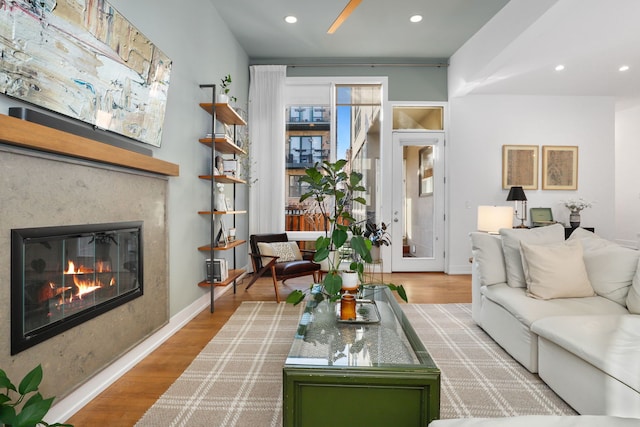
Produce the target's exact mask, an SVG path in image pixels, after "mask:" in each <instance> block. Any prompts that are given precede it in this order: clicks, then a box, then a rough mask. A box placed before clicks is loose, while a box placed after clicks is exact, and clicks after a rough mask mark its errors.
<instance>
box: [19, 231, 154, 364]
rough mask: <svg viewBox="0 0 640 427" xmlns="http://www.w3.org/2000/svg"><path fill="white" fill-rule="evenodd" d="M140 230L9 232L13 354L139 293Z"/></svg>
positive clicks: (140, 293)
mask: <svg viewBox="0 0 640 427" xmlns="http://www.w3.org/2000/svg"><path fill="white" fill-rule="evenodd" d="M141 230H142V223H141V222H133V223H132V222H127V223H117V224H95V225H81V226H64V227H46V228H31V229H20V230H12V315H11V317H12V325H11V327H12V341H11V344H12V354H15V353H17V352H19V351H22V350H24V349H26V348H28V347H31V346H32V345H34V344H37V343H39V342H42V341H44V340H45V339H48V338H50V337H52V336H54V335H56V334H58V333H60V332H62V331H64V330H67V329H69V328H71V327H73V326H75V325H77V324H79V323H81V322H83V321H86V320H89V319H90V318H92V317H95V316H97V315H99V314H101V313H103V312H105V311H107V310H110V309H112V308H115V307H117V306H118V305H121V304H123V303H125V302H127V301H129V300H131V299H133V298H135V297H137V296H140V295H142V268H141V266H142V263H141V260H142V257H141V256H142V245H141V237H142V236H141Z"/></svg>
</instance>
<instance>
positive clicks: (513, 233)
mask: <svg viewBox="0 0 640 427" xmlns="http://www.w3.org/2000/svg"><path fill="white" fill-rule="evenodd" d="M500 236H502V251H503V253H504V261H505V267H506V271H507V284H508V285H509V286H511V287H512V288H525V287H526V286H527V283H526V281H525V278H524V270H523V268H522V257H521V256H520V242H521V241H522V242H525V243H529V244H534V245H545V244H550V243H561V242H564V227H563V226H562V225H561V224H553V225H548V226H546V227H536V228H532V229H527V228H503V229H501V230H500Z"/></svg>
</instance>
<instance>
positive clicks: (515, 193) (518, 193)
mask: <svg viewBox="0 0 640 427" xmlns="http://www.w3.org/2000/svg"><path fill="white" fill-rule="evenodd" d="M507 201H509V202H511V201H513V202H514V206H515V216H516V220H518V219H519V220H520V225H517V226H516V227H515V228H527V226H526V225H525V224H524V222H525V221H526V220H527V196H525V194H524V190H523V189H522V187H519V186H517V187H511V189H510V190H509V195H508V196H507ZM518 202H520V203H521V208H522V210H521V214H520V216H518Z"/></svg>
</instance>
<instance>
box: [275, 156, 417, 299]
mask: <svg viewBox="0 0 640 427" xmlns="http://www.w3.org/2000/svg"><path fill="white" fill-rule="evenodd" d="M346 164H347V161H346V160H344V159H341V160H338V161H336V162H334V163H332V162H328V161H324V162H322V163H321V164H320V163H316V164H315V165H314V166H313V167H310V168H307V169H305V175H303V176H302V177H301V178H300V181H301V182H304V183H306V184H307V185H308V189H307V192H306V193H304V194H303V195H302V196H300V202H301V203H302V202H304V201H305V200H307V199H313V200H314V201H315V202H316V203H317V205H318V208H319V209H320V212H321V214H322V216H323V218H324V221H325V227H324V229H325V235H324V236H320V237H318V239H317V240H316V253H315V255H314V258H313V260H314V261H315V262H322V261H323V260H327V261H328V266H329V267H328V271H327V274H326V275H325V277H324V281H323V282H322V284H321V292H319V293H316V294H315V297H316V298H328V299H329V300H331V301H336V300H338V299H339V298H340V289H341V288H342V277H341V275H340V271H339V270H338V267H339V265H340V258H339V257H335V256H332V254H333V253H340V249H341V248H343V247H344V246H345V245H347V244H349V245H350V246H351V250H352V251H353V253H354V259H353V261H352V262H351V264H350V265H349V269H350V270H352V271H356V272H358V275H359V276H360V281H361V282H362V279H363V275H364V264H365V263H370V262H371V246H372V243H371V240H369V239H367V238H365V237H364V236H363V235H362V229H361V228H360V227H358V226H357V222H356V220H355V218H353V216H352V215H351V210H352V208H353V205H354V204H355V203H360V204H363V205H366V203H367V202H366V200H365V199H364V198H363V197H360V196H358V195H357V194H358V193H360V192H364V191H365V188H364V187H363V186H362V185H361V183H360V182H361V181H362V174H361V173H358V172H353V171H352V172H350V173H347V172H346V171H345V170H344V167H345V165H346ZM349 232H351V238H350V239H349V237H350V236H349V234H350V233H349ZM387 286H388V287H389V289H391V290H392V291H396V292H398V295H399V296H400V297H401V298H402V299H403V300H404V301H407V295H406V292H405V289H404V287H403V286H402V285H399V286H396V285H394V284H387ZM312 288H313V286H312ZM304 298H305V293H304V292H302V291H300V290H295V291H293V292H291V294H289V296H288V297H287V302H288V303H292V304H298V303H300V302H301V301H302V300H304Z"/></svg>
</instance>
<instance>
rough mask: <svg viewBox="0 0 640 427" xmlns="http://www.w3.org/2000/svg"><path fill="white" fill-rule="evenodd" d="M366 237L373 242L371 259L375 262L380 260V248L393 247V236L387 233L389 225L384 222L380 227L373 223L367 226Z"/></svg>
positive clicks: (368, 223) (368, 222) (369, 222)
mask: <svg viewBox="0 0 640 427" xmlns="http://www.w3.org/2000/svg"><path fill="white" fill-rule="evenodd" d="M365 228H366V231H365V232H364V237H366V238H367V239H369V240H370V241H371V258H372V260H373V261H378V260H380V247H381V246H389V245H391V235H390V234H389V233H388V232H387V225H386V224H385V223H384V222H381V223H380V226H379V227H378V225H376V224H375V223H373V222H371V221H367V224H366V225H365Z"/></svg>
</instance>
